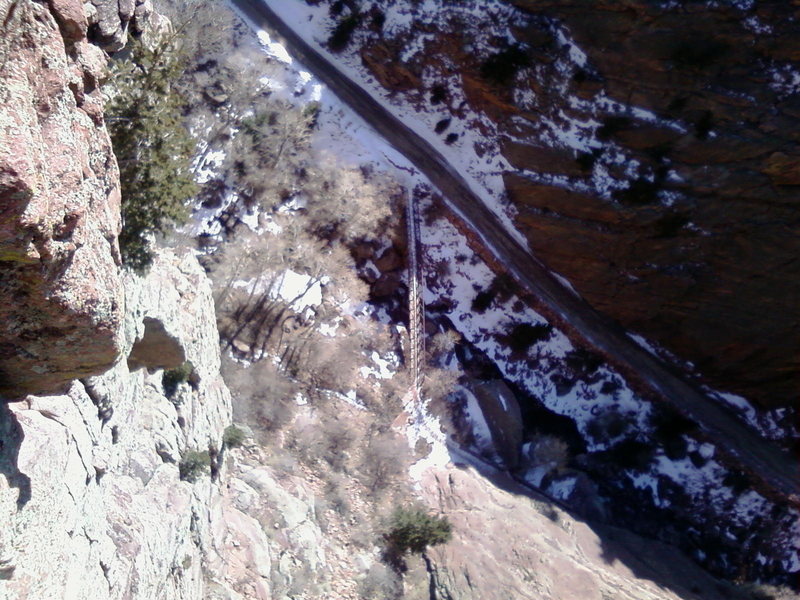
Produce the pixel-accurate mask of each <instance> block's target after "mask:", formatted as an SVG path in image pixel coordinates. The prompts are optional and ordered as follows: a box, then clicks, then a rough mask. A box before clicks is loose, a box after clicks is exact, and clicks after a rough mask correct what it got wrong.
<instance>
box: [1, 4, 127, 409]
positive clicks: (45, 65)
mask: <svg viewBox="0 0 800 600" xmlns="http://www.w3.org/2000/svg"><path fill="white" fill-rule="evenodd" d="M0 15H2V42H0V61H1V62H2V73H3V85H2V87H0V95H2V101H0V106H2V108H0V282H2V283H0V299H1V300H0V307H2V308H0V320H2V323H3V325H2V334H0V337H2V342H1V343H0V393H4V394H10V393H14V394H19V393H25V392H32V391H53V390H55V389H57V388H58V387H59V386H61V387H63V386H64V385H65V384H67V382H69V381H70V380H72V379H75V378H77V377H83V376H87V375H94V374H97V373H100V372H102V371H103V370H105V369H107V368H108V367H109V366H111V364H113V362H114V361H115V360H116V357H117V355H118V353H119V346H120V339H119V329H120V323H121V318H122V311H123V298H122V281H121V277H120V271H119V250H118V247H117V241H116V237H117V234H118V233H119V229H120V217H119V202H120V195H119V184H118V175H117V168H116V161H115V159H114V155H113V154H112V151H111V144H110V141H109V139H108V135H107V133H106V130H105V125H104V123H103V107H102V99H101V97H100V91H99V89H98V88H99V85H100V83H101V82H102V81H103V79H104V77H105V70H106V59H105V55H104V53H103V51H102V50H101V49H100V48H98V47H97V46H95V45H93V44H91V43H90V42H89V41H88V40H87V38H86V33H87V28H88V21H87V19H86V16H85V15H84V12H83V7H82V3H81V2H80V1H79V0H75V1H68V0H64V1H61V2H51V3H49V4H44V3H40V2H22V3H18V2H12V1H10V0H4V1H3V2H0Z"/></svg>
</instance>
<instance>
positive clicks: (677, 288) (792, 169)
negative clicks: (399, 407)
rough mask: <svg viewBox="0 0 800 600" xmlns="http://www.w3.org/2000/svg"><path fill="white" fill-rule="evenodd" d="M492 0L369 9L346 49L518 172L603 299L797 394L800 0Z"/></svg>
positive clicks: (744, 380) (486, 155)
mask: <svg viewBox="0 0 800 600" xmlns="http://www.w3.org/2000/svg"><path fill="white" fill-rule="evenodd" d="M344 4H346V5H348V6H350V4H349V3H344ZM342 5H343V3H331V6H332V7H333V8H332V9H331V18H330V19H329V20H328V21H327V23H328V29H327V31H328V32H331V31H332V28H333V27H334V26H335V25H336V24H337V23H345V21H346V19H347V18H348V15H349V14H350V9H348V8H344V7H343V6H342ZM475 6H476V5H475V3H466V4H465V6H463V7H458V8H455V7H453V8H448V9H444V10H439V9H437V8H433V7H430V6H429V5H427V4H425V5H420V4H419V3H408V2H390V3H388V4H386V5H383V6H381V7H380V8H378V6H377V5H375V6H373V7H371V9H370V10H369V11H367V10H366V9H364V8H363V7H362V13H361V17H360V19H359V20H358V22H357V24H356V26H355V27H352V28H351V30H352V31H353V33H352V35H351V36H350V37H351V42H350V46H349V47H348V49H347V51H346V52H347V53H350V54H352V55H353V56H354V57H355V58H356V59H357V60H359V61H360V63H361V64H362V65H363V67H364V69H365V70H366V72H367V74H368V75H367V77H366V78H369V77H372V78H374V80H375V81H377V82H378V83H379V84H381V85H382V86H383V87H384V89H386V90H387V91H389V92H391V94H392V95H395V97H398V98H399V97H402V98H403V99H404V100H405V101H406V102H407V103H410V104H412V105H414V106H416V107H417V109H418V110H420V111H422V112H423V114H424V117H423V120H424V121H425V122H426V123H428V124H430V126H431V129H433V125H434V124H436V128H435V129H436V132H435V133H436V134H438V135H439V137H441V139H442V140H446V143H448V144H451V145H453V146H454V147H459V148H461V149H462V153H463V154H465V155H466V154H468V155H473V154H474V155H475V156H476V157H478V158H482V159H483V160H484V161H485V162H486V164H491V165H493V166H492V167H488V168H490V169H492V168H495V169H496V168H499V169H500V170H501V172H502V174H503V183H504V185H505V189H506V191H507V194H508V197H509V199H510V201H511V203H512V204H513V206H514V207H515V208H516V213H517V214H516V219H515V223H516V226H517V227H518V228H519V229H520V230H521V231H522V232H523V233H524V234H525V236H526V238H527V240H528V242H529V244H530V247H531V248H532V249H533V250H534V251H535V253H536V255H537V256H538V257H539V258H541V259H542V260H543V261H544V262H545V263H546V264H547V265H548V266H549V267H550V268H551V269H553V270H554V271H556V272H558V273H560V274H562V275H563V276H565V277H566V278H567V279H568V280H569V281H570V282H571V283H572V284H573V285H574V287H575V288H576V289H577V291H578V292H579V293H580V294H581V295H582V296H584V297H585V298H586V299H587V300H589V301H590V303H591V304H592V305H594V306H595V307H596V308H598V309H600V310H601V311H603V312H605V313H607V314H609V315H611V316H613V317H614V318H616V319H617V320H619V321H620V322H621V323H622V324H624V325H625V326H626V327H628V328H630V329H631V330H633V331H635V332H638V333H640V334H643V335H645V336H646V337H647V338H649V339H651V340H652V341H655V342H658V343H659V344H661V345H663V346H664V347H666V348H668V349H669V350H671V351H673V352H674V353H676V354H677V355H678V356H680V357H681V358H683V359H685V360H689V361H692V362H693V363H694V366H695V367H696V368H697V370H698V371H699V372H700V373H702V374H703V375H704V376H706V377H708V380H709V381H710V382H711V383H712V384H713V385H715V386H717V387H719V388H721V389H725V390H729V391H733V392H736V393H739V394H742V395H744V396H746V397H748V398H752V399H754V400H757V401H758V402H760V403H761V404H762V405H763V406H771V407H775V406H786V405H790V404H792V403H794V402H795V401H796V390H797V385H798V376H799V375H798V373H800V365H798V363H797V355H798V352H797V351H798V340H799V339H800V337H798V335H797V331H798V327H800V324H798V322H797V315H796V310H795V308H794V307H795V305H796V301H797V298H798V296H799V295H800V290H799V289H798V288H797V281H798V280H799V278H798V276H797V275H798V273H797V265H798V263H797V261H796V260H795V258H794V257H795V255H796V254H797V244H796V242H797V236H796V229H797V225H798V221H797V206H796V193H795V191H796V186H797V185H798V184H799V183H800V179H798V173H800V171H798V165H800V162H798V160H799V159H798V146H797V142H798V140H797V136H796V133H795V130H796V127H795V126H794V124H796V120H797V118H798V114H800V113H798V106H799V105H798V93H797V92H798V87H797V81H798V72H797V69H796V61H797V60H798V56H797V50H796V44H795V43H794V41H795V40H796V37H797V33H798V25H797V23H798V21H797V14H796V12H797V7H796V6H795V5H794V4H793V3H774V2H773V3H755V2H733V1H724V2H700V1H697V2H646V1H641V2H640V1H636V0H632V1H628V2H624V3H619V2H594V3H587V2H583V1H580V0H579V1H573V0H558V1H548V2H525V1H521V0H519V1H516V2H511V3H502V2H493V3H489V4H488V5H487V6H486V9H485V10H483V11H481V10H477V9H476V8H475ZM337 7H338V8H337ZM351 8H352V7H351ZM320 33H321V35H325V33H324V32H320ZM330 39H333V36H332V37H331V38H330ZM366 78H365V79H366ZM432 133H433V132H432ZM478 158H476V161H475V162H476V164H477V162H478ZM498 159H499V160H498Z"/></svg>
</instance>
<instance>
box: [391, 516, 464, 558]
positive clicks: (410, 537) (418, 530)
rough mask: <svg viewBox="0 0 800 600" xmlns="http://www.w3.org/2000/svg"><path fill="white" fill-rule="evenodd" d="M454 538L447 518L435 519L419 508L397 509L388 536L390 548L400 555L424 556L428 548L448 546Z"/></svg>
mask: <svg viewBox="0 0 800 600" xmlns="http://www.w3.org/2000/svg"><path fill="white" fill-rule="evenodd" d="M452 537H453V531H452V526H451V525H450V521H448V520H447V518H446V517H435V516H433V515H430V514H428V513H427V512H426V511H425V510H424V509H422V508H418V507H411V508H403V507H400V508H397V509H396V510H395V511H394V514H393V515H392V522H391V528H390V530H389V533H387V534H386V540H387V542H388V545H389V548H390V549H391V550H393V551H394V552H395V553H397V554H399V555H402V554H405V553H406V552H413V553H415V554H422V553H423V552H425V548H427V547H428V546H438V545H439V544H446V543H447V542H449V541H450V539H451V538H452Z"/></svg>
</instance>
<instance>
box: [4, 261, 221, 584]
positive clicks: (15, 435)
mask: <svg viewBox="0 0 800 600" xmlns="http://www.w3.org/2000/svg"><path fill="white" fill-rule="evenodd" d="M124 284H125V285H124V287H125V290H126V298H125V300H126V303H127V306H128V311H127V314H126V319H125V323H124V325H125V327H124V332H123V344H122V348H123V350H124V353H125V354H127V353H128V352H129V351H130V349H131V348H132V346H133V345H134V343H135V341H136V340H137V339H141V338H142V337H146V336H147V332H146V330H145V325H144V324H145V322H146V321H147V322H157V323H160V324H161V325H163V330H164V332H165V336H164V337H163V338H162V343H161V344H160V345H159V344H154V345H151V351H152V354H150V355H146V356H142V357H141V360H140V362H139V368H137V369H136V370H135V371H131V370H130V369H129V367H128V363H127V361H125V360H120V361H119V362H118V363H117V364H116V365H115V366H114V367H113V368H112V369H110V370H109V371H108V372H107V373H105V374H103V375H101V376H97V377H90V378H84V379H81V380H77V381H73V382H72V384H71V385H70V387H69V389H68V391H67V393H66V394H63V395H56V396H28V397H27V398H26V399H25V400H24V401H22V402H17V403H13V404H8V405H6V406H5V407H4V408H3V411H4V412H5V415H4V419H3V426H4V429H5V431H4V435H3V439H4V440H5V444H4V446H3V461H2V463H3V467H4V468H3V472H4V473H5V474H6V478H5V479H3V480H2V483H0V485H1V486H2V487H3V490H4V491H3V493H2V494H0V498H2V506H1V507H0V515H2V517H0V518H2V521H3V526H2V531H3V538H2V541H0V545H1V546H2V554H3V560H4V561H5V562H4V565H5V568H6V574H7V576H8V579H7V580H6V581H2V582H0V588H2V589H3V590H4V597H8V598H71V597H74V598H123V597H127V598H150V597H163V598H193V597H201V596H202V594H201V590H202V587H203V578H204V571H203V569H202V566H203V554H204V552H205V548H207V547H210V545H211V542H210V537H211V529H210V528H211V523H212V521H213V518H212V515H211V512H210V511H211V507H212V505H213V501H212V498H213V497H215V495H216V496H219V495H220V494H221V492H220V487H219V480H218V478H214V479H209V478H208V477H204V478H201V479H200V480H199V481H198V482H197V483H195V484H194V485H192V484H190V483H188V482H183V481H181V480H180V479H179V472H178V463H179V461H180V460H181V456H182V455H183V454H184V452H185V451H186V450H187V449H198V450H208V449H212V450H214V449H216V450H219V449H220V448H221V441H220V439H221V435H222V430H223V429H224V427H225V426H226V425H228V424H229V423H230V418H231V417H230V394H229V393H228V390H227V388H226V387H225V385H224V383H223V382H222V379H221V377H220V374H219V350H218V343H219V342H218V337H217V334H216V327H215V322H214V312H213V302H212V299H211V291H210V285H209V282H208V280H207V278H206V276H205V273H204V271H203V270H202V268H201V267H200V266H199V265H198V263H197V261H196V260H195V259H194V258H193V257H191V256H184V257H176V256H173V255H162V256H160V257H159V258H158V260H157V261H156V263H155V265H154V268H153V269H152V271H151V273H150V275H148V277H147V278H146V279H144V280H138V279H136V278H135V277H133V276H128V277H126V280H125V282H124ZM171 346H177V347H179V348H181V349H182V351H183V352H184V353H185V356H186V358H187V359H188V360H189V361H191V362H192V364H193V365H194V370H193V375H192V377H191V384H192V385H189V384H181V386H180V387H179V389H178V390H177V392H176V393H175V395H174V396H173V397H171V398H168V397H166V395H165V392H164V390H163V386H162V382H161V377H162V372H161V371H160V370H159V371H157V372H152V373H151V372H149V371H148V367H151V366H152V365H153V364H159V363H160V362H161V361H160V359H161V357H162V353H167V352H169V351H171V350H172V348H171Z"/></svg>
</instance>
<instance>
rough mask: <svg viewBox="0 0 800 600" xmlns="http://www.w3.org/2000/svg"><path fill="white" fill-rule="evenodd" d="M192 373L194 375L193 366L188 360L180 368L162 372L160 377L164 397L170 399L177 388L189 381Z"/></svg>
mask: <svg viewBox="0 0 800 600" xmlns="http://www.w3.org/2000/svg"><path fill="white" fill-rule="evenodd" d="M192 373H194V365H192V363H191V362H189V361H188V360H187V361H186V362H185V363H183V364H182V365H181V366H180V367H176V368H174V369H169V370H168V371H164V374H163V375H162V376H161V386H162V387H163V388H164V395H165V396H166V397H167V398H172V397H173V396H174V395H175V392H177V391H178V386H179V385H180V384H181V383H183V382H185V381H189V378H190V377H191V376H192Z"/></svg>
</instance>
